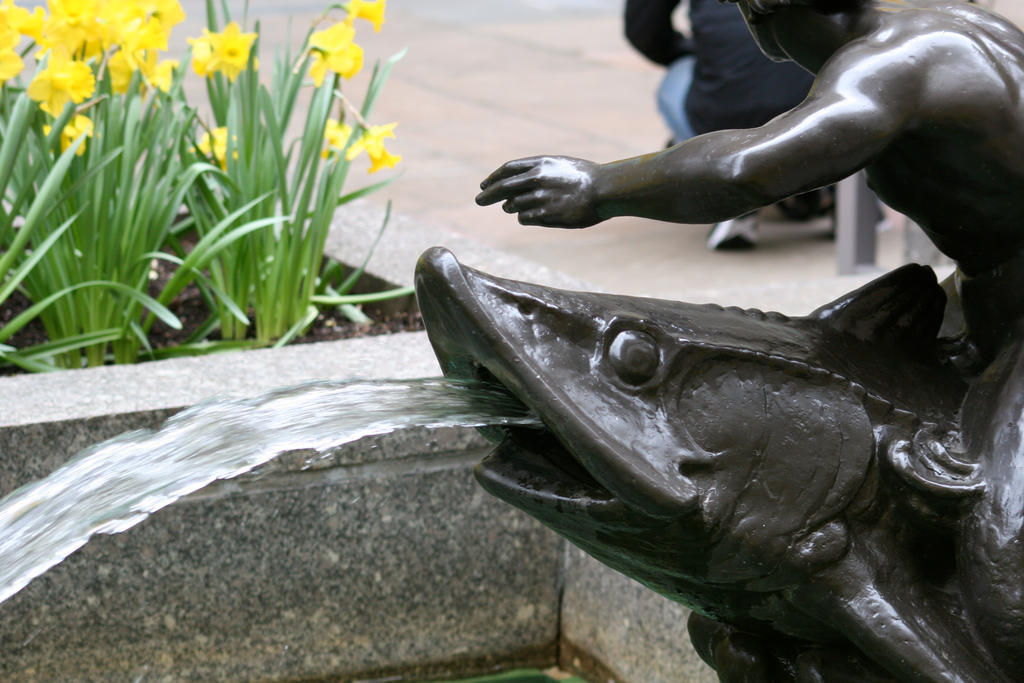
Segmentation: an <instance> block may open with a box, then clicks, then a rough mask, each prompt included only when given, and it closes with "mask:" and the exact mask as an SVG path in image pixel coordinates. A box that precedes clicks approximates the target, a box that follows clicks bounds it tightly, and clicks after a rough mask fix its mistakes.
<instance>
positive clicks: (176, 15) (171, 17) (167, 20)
mask: <svg viewBox="0 0 1024 683" xmlns="http://www.w3.org/2000/svg"><path fill="white" fill-rule="evenodd" d="M136 1H137V2H138V5H139V6H140V7H141V8H142V10H143V11H144V12H145V13H146V16H148V17H154V18H156V19H157V20H159V21H160V23H161V24H162V25H163V27H164V30H166V31H170V30H171V29H172V28H174V27H175V26H177V25H178V24H180V23H181V22H183V21H185V10H183V9H182V7H181V3H180V2H178V0H136Z"/></svg>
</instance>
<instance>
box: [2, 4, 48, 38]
mask: <svg viewBox="0 0 1024 683" xmlns="http://www.w3.org/2000/svg"><path fill="white" fill-rule="evenodd" d="M44 16H45V15H44V12H43V8H42V7H36V8H35V9H34V10H33V11H32V12H31V13H29V11H28V10H27V9H25V8H24V7H17V6H16V5H15V4H14V0H4V2H3V3H0V17H5V18H6V20H7V23H8V25H10V27H11V28H13V29H14V30H15V31H17V32H18V33H20V34H21V35H23V36H28V37H29V38H31V39H32V40H35V41H37V42H38V41H39V40H40V39H41V38H42V36H43V19H44Z"/></svg>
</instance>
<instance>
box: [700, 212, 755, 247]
mask: <svg viewBox="0 0 1024 683" xmlns="http://www.w3.org/2000/svg"><path fill="white" fill-rule="evenodd" d="M755 244H757V214H756V213H748V214H747V215H745V216H740V217H739V218H732V219H730V220H727V221H722V222H721V223H715V224H714V225H713V226H711V232H710V233H709V234H708V249H716V250H721V251H725V250H729V249H750V248H752V247H753V246H754V245H755Z"/></svg>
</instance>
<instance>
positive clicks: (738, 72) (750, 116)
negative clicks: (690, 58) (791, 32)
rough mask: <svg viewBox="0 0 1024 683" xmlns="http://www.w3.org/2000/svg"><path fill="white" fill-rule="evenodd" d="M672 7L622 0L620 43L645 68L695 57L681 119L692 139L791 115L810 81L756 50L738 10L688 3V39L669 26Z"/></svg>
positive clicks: (666, 0)
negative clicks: (647, 61) (693, 134)
mask: <svg viewBox="0 0 1024 683" xmlns="http://www.w3.org/2000/svg"><path fill="white" fill-rule="evenodd" d="M679 3H680V0H626V12H625V24H626V38H627V40H629V42H630V43H631V44H632V45H633V46H634V47H635V48H636V49H637V50H639V51H640V53H641V54H643V55H644V56H645V57H647V58H648V59H650V60H651V61H653V62H655V63H657V64H662V65H668V64H671V63H672V62H673V61H675V60H676V59H678V58H679V57H682V56H684V55H687V54H693V55H694V56H695V57H696V60H697V62H696V66H695V68H694V78H693V85H692V86H691V87H690V92H689V95H688V96H687V99H686V103H685V106H686V114H687V117H688V118H689V119H690V125H691V126H693V129H694V131H696V132H697V133H698V134H701V133H708V132H710V131H713V130H721V129H723V128H756V127H757V126H760V125H762V124H764V123H766V122H767V121H769V120H771V119H772V118H774V117H776V116H778V115H779V114H781V113H782V112H784V111H788V110H789V109H792V108H793V107H795V106H796V105H797V104H799V103H800V102H801V101H802V100H803V98H804V97H805V96H806V95H807V91H808V90H809V89H810V87H811V83H812V82H813V76H811V74H809V73H808V72H806V71H804V70H803V69H802V68H801V67H799V66H797V65H796V64H793V63H790V62H786V63H782V64H780V63H777V62H773V61H771V60H770V59H768V58H767V57H766V56H764V54H763V53H762V52H761V50H760V49H759V48H758V47H757V43H755V42H754V39H753V37H751V35H750V30H749V29H748V28H747V25H746V23H745V22H744V21H743V17H742V15H741V14H740V12H739V9H738V8H736V7H735V6H734V5H732V4H728V3H721V2H719V0H689V15H690V25H691V27H692V29H693V37H692V38H691V39H689V40H688V39H687V38H686V37H685V36H683V35H682V34H681V33H680V32H679V31H677V30H676V29H675V27H674V26H673V25H672V12H673V11H674V10H675V8H676V7H677V6H678V5H679Z"/></svg>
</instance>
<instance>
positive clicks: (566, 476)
mask: <svg viewBox="0 0 1024 683" xmlns="http://www.w3.org/2000/svg"><path fill="white" fill-rule="evenodd" d="M472 368H473V369H472V376H473V379H475V380H476V381H479V382H482V383H484V384H486V385H487V386H489V387H490V388H492V389H495V390H498V391H501V392H504V393H506V394H507V395H508V396H510V397H513V398H515V399H516V400H517V401H520V402H521V403H522V399H521V398H520V397H518V396H516V394H515V393H514V392H513V391H512V390H511V389H509V388H508V387H507V386H505V385H504V384H502V383H501V382H500V381H499V380H498V379H497V377H495V375H494V374H493V373H492V372H491V371H490V370H488V369H487V368H486V367H485V366H483V365H481V364H479V363H474V364H473V366H472ZM523 409H524V410H526V411H530V410H531V409H530V407H529V406H528V405H526V404H525V403H523ZM541 419H542V420H543V418H541ZM480 431H481V432H482V433H483V434H484V435H485V436H486V437H487V438H488V439H489V440H491V441H492V442H495V443H496V446H495V447H494V449H493V450H492V451H491V453H490V454H489V455H488V456H487V457H485V458H484V459H483V460H482V461H481V462H480V464H479V465H478V466H477V469H476V476H477V479H478V480H479V481H480V483H481V485H483V487H484V488H485V489H487V490H488V491H489V492H491V493H492V494H494V495H496V496H498V497H500V498H502V499H504V500H508V501H509V502H513V503H516V504H518V505H520V506H522V504H523V503H526V502H530V503H532V504H533V505H540V506H543V507H551V506H555V507H558V508H559V509H564V508H566V507H572V508H580V509H582V508H586V509H592V508H593V507H595V506H608V505H611V504H612V503H613V501H614V500H615V496H614V494H613V493H612V492H611V491H609V490H608V489H607V488H605V487H604V486H602V485H601V483H600V482H598V481H597V479H595V478H594V476H593V475H592V474H590V472H589V471H587V469H586V468H585V467H584V466H583V465H582V464H581V463H580V462H579V460H577V459H576V457H574V456H573V455H572V453H571V452H570V451H569V449H567V448H566V447H565V446H564V445H563V444H562V442H561V441H559V439H558V437H557V436H555V434H554V432H552V431H551V429H549V428H548V427H547V425H544V424H543V421H542V422H541V425H540V426H517V425H500V426H499V425H492V426H488V427H483V428H481V429H480ZM513 498H514V499H513Z"/></svg>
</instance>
